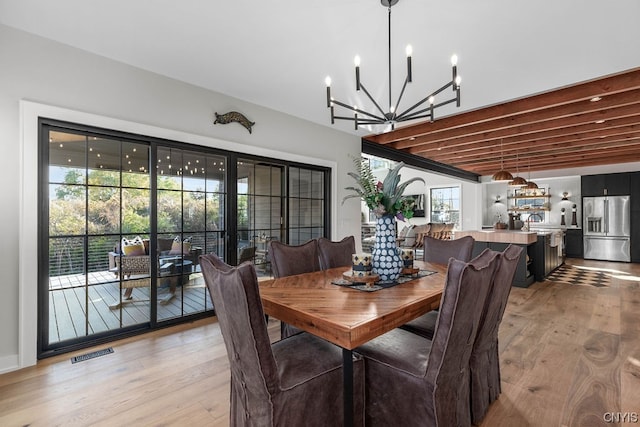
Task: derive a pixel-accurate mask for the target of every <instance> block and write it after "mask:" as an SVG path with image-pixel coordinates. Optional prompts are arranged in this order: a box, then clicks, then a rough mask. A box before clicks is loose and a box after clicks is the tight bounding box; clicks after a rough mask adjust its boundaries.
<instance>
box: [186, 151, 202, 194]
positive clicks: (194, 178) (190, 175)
mask: <svg viewBox="0 0 640 427" xmlns="http://www.w3.org/2000/svg"><path fill="white" fill-rule="evenodd" d="M182 162H183V164H182V170H183V174H182V188H183V189H184V190H191V191H204V190H205V189H206V176H205V170H204V164H205V161H204V160H203V156H202V155H201V154H199V153H193V152H188V151H185V152H184V154H183V156H182Z"/></svg>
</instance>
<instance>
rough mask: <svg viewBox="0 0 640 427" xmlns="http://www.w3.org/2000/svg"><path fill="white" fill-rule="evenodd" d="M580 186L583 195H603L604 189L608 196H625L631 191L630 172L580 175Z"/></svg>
mask: <svg viewBox="0 0 640 427" xmlns="http://www.w3.org/2000/svg"><path fill="white" fill-rule="evenodd" d="M581 187H582V196H583V197H592V196H604V195H605V190H607V195H609V196H626V195H628V194H630V193H631V174H630V173H628V172H623V173H608V174H602V175H584V176H582V177H581Z"/></svg>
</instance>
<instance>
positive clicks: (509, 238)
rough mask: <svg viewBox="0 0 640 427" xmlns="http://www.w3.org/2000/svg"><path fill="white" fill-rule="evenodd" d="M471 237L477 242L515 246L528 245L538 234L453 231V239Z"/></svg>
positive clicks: (503, 231)
mask: <svg viewBox="0 0 640 427" xmlns="http://www.w3.org/2000/svg"><path fill="white" fill-rule="evenodd" d="M464 236H471V237H473V238H474V239H475V240H477V241H479V242H493V243H513V244H516V245H530V244H532V243H535V242H536V241H537V240H538V233H536V232H533V231H515V230H463V231H455V232H454V236H453V237H454V239H458V238H460V237H464Z"/></svg>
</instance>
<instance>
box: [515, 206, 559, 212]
mask: <svg viewBox="0 0 640 427" xmlns="http://www.w3.org/2000/svg"><path fill="white" fill-rule="evenodd" d="M507 210H508V211H509V212H538V211H548V210H550V208H548V207H545V206H533V207H521V208H516V207H510V208H509V209H507Z"/></svg>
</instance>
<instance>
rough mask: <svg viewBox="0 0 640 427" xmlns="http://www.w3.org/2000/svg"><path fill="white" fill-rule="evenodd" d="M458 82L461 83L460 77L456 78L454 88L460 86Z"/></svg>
mask: <svg viewBox="0 0 640 427" xmlns="http://www.w3.org/2000/svg"><path fill="white" fill-rule="evenodd" d="M460 82H462V77H460V76H456V86H460Z"/></svg>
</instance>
